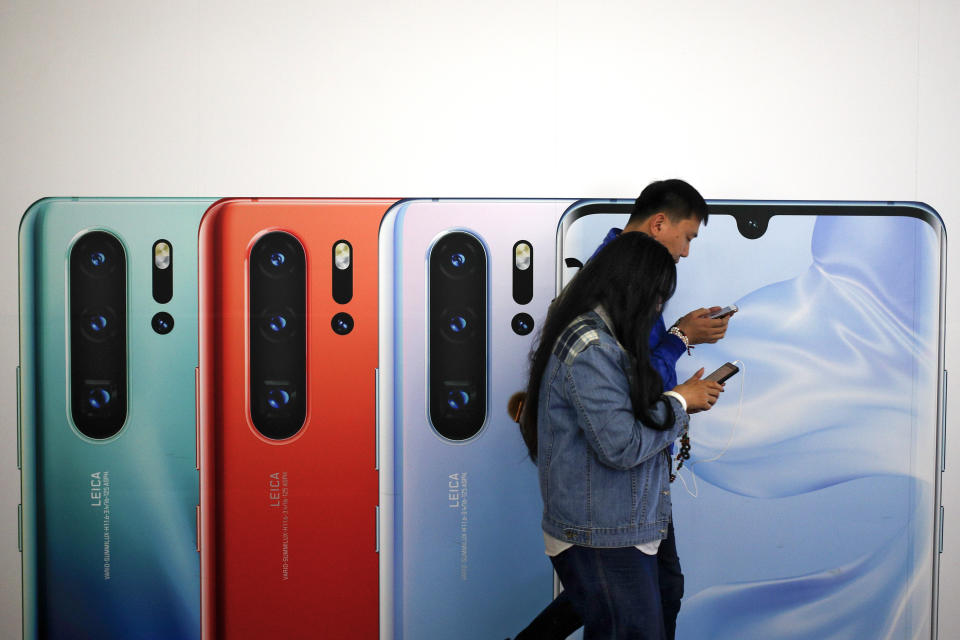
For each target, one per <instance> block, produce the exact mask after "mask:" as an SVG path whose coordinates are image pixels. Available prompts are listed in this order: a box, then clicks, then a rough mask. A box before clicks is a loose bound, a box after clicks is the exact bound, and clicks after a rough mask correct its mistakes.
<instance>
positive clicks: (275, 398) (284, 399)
mask: <svg viewBox="0 0 960 640" xmlns="http://www.w3.org/2000/svg"><path fill="white" fill-rule="evenodd" d="M306 273H307V272H306V254H305V252H304V249H303V246H302V245H301V244H300V242H299V241H298V240H297V239H296V238H295V237H293V236H292V235H290V234H289V233H285V232H282V231H275V232H272V233H268V234H266V235H264V236H262V237H261V238H260V239H259V240H258V241H257V242H256V244H254V246H253V249H252V250H251V252H250V308H249V313H250V323H249V326H250V327H251V328H252V330H251V331H250V336H249V339H250V398H251V407H250V414H251V417H252V418H253V424H254V426H255V427H256V428H257V430H258V431H259V432H260V433H261V434H263V435H264V436H265V437H267V438H271V439H274V440H282V439H285V438H289V437H291V436H293V435H295V434H296V433H297V432H298V431H299V430H300V429H301V428H302V427H303V423H304V420H305V418H306V378H307V375H306V368H307V363H306V332H305V331H304V327H305V326H306V321H307V317H306V316H307V282H306ZM350 328H352V324H351V327H350Z"/></svg>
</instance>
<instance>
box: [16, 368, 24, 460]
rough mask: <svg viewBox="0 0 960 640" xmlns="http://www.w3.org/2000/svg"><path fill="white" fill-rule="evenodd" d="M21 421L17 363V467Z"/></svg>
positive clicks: (19, 454)
mask: <svg viewBox="0 0 960 640" xmlns="http://www.w3.org/2000/svg"><path fill="white" fill-rule="evenodd" d="M22 422H23V419H22V418H21V417H20V365H17V469H19V468H20V466H21V464H23V461H22V459H21V455H22V454H21V452H20V447H21V445H20V438H21V437H22V436H21V435H20V431H21V429H22V428H23V427H22Z"/></svg>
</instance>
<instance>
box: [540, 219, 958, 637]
mask: <svg viewBox="0 0 960 640" xmlns="http://www.w3.org/2000/svg"><path fill="white" fill-rule="evenodd" d="M630 204H631V203H630V202H628V201H596V200H595V201H584V202H581V203H578V204H577V205H576V206H574V207H572V208H571V210H570V211H569V212H568V213H567V214H566V215H565V216H564V220H563V223H562V225H561V231H560V238H559V240H560V243H561V244H560V246H561V249H560V252H559V253H560V255H559V256H558V258H559V259H560V260H564V259H565V258H575V259H576V258H579V259H581V260H583V259H585V256H589V255H590V253H591V252H592V251H593V249H594V248H595V247H596V245H597V244H598V243H599V242H600V240H601V239H602V238H603V235H604V234H605V233H606V232H607V230H608V229H609V228H611V227H621V228H622V226H623V222H625V221H626V218H627V217H628V214H629V210H630ZM708 204H709V219H708V224H707V225H706V226H704V227H703V228H701V231H700V234H699V236H698V237H697V239H696V240H695V241H694V242H693V243H692V244H691V248H690V256H689V257H687V258H685V259H683V260H681V261H680V263H679V264H678V267H677V271H678V275H677V282H678V286H677V292H676V294H675V295H674V297H673V298H672V299H671V300H670V301H669V303H668V304H667V308H666V310H665V316H666V321H667V324H669V323H670V322H671V320H672V319H673V318H676V317H679V316H681V315H683V314H684V313H685V312H687V311H689V310H690V309H696V308H699V307H703V306H709V305H710V304H713V303H714V302H715V301H716V300H717V299H720V300H735V301H736V302H737V304H738V305H739V306H740V307H741V311H739V312H738V313H737V315H736V317H735V318H734V319H733V320H732V321H731V323H730V325H729V328H728V330H727V334H726V337H725V338H724V339H723V340H721V341H720V342H718V343H717V344H715V345H700V346H698V347H697V349H696V350H695V351H694V354H693V356H692V357H688V356H682V357H681V358H680V360H679V362H678V365H677V373H678V376H679V378H680V379H684V378H685V377H688V376H689V375H690V374H692V373H693V372H694V371H696V370H697V369H698V368H700V367H701V366H702V365H703V361H702V360H701V358H709V359H711V360H715V359H717V358H723V359H733V358H734V357H736V358H739V359H740V360H741V361H742V362H743V363H744V365H745V368H749V369H750V371H751V375H750V377H749V378H750V379H749V381H747V382H746V383H745V385H744V389H743V391H742V406H741V403H740V402H738V400H737V398H735V397H732V396H731V397H723V398H721V399H720V402H718V403H717V405H716V406H715V407H714V408H712V409H711V410H710V411H709V412H704V413H700V414H697V416H696V417H695V418H694V420H693V422H692V423H691V432H690V433H691V440H692V450H691V454H692V457H691V459H690V462H689V466H690V467H691V469H692V470H694V471H695V473H696V475H697V476H698V477H699V480H700V491H699V498H698V499H693V498H691V497H689V496H688V495H686V494H685V492H683V491H674V492H672V493H673V497H674V505H673V507H674V509H673V515H674V523H675V525H676V534H677V546H678V549H679V554H680V558H681V561H682V563H683V568H684V574H685V576H686V596H685V598H684V605H683V608H682V609H681V611H680V616H679V618H678V622H677V636H678V637H680V636H683V637H691V638H701V637H710V638H718V639H727V638H730V639H732V638H737V639H744V638H746V639H749V638H771V637H790V638H797V639H805V638H809V639H811V640H813V639H820V638H827V637H836V636H837V635H838V634H840V635H843V636H844V637H855V638H897V639H901V638H911V639H913V638H934V637H936V629H937V595H938V594H937V573H938V567H939V552H940V529H941V510H940V472H941V469H942V434H943V429H944V425H945V422H944V412H943V392H942V384H943V380H944V376H943V333H942V328H943V314H944V274H945V265H944V259H945V255H946V254H945V250H946V234H945V231H944V228H943V223H942V221H941V219H940V217H939V216H938V215H937V214H936V212H934V211H933V210H932V209H931V208H930V207H928V206H926V205H924V204H919V203H910V202H904V203H887V202H759V201H709V202H708ZM891 256H896V259H895V260H891V259H890V257H891ZM561 264H562V262H561ZM568 273H572V270H568ZM699 460H703V462H702V463H698V461H699ZM718 545H719V546H720V547H722V548H723V549H725V550H726V551H725V552H724V553H723V554H719V555H718V554H717V553H716V549H717V548H718ZM878 612H880V613H879V614H878ZM798 617H802V618H803V619H804V620H805V623H804V625H803V626H802V627H798V626H797V625H796V620H797V619H798ZM838 630H839V631H838Z"/></svg>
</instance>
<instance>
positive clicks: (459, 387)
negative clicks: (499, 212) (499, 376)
mask: <svg viewBox="0 0 960 640" xmlns="http://www.w3.org/2000/svg"><path fill="white" fill-rule="evenodd" d="M428 297H429V302H430V318H429V346H430V363H429V370H430V374H429V392H428V395H429V401H428V403H429V407H430V421H431V423H432V425H433V428H434V429H436V431H437V433H439V434H440V435H441V436H443V437H444V438H447V439H449V440H454V441H462V440H468V439H470V438H472V437H473V436H475V435H476V434H477V433H479V432H480V429H481V428H482V427H483V423H484V421H485V419H486V404H487V403H486V388H487V379H486V377H487V371H486V360H487V340H486V335H487V316H486V308H487V258H486V253H485V252H484V249H483V245H482V244H481V243H480V241H479V240H478V239H477V238H476V237H475V236H473V235H471V234H469V233H465V232H461V231H458V232H454V233H450V234H447V235H445V236H443V237H442V238H440V239H439V240H438V241H437V243H436V244H435V245H434V246H433V249H432V250H431V251H430V257H429V292H428Z"/></svg>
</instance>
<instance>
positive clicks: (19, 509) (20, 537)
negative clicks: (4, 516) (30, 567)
mask: <svg viewBox="0 0 960 640" xmlns="http://www.w3.org/2000/svg"><path fill="white" fill-rule="evenodd" d="M17 551H19V552H20V553H23V505H22V504H18V505H17Z"/></svg>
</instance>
